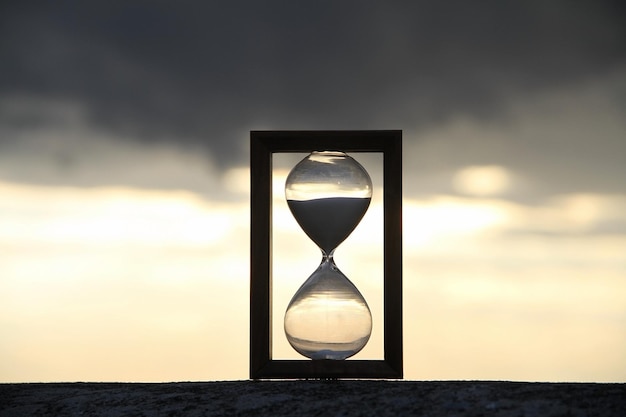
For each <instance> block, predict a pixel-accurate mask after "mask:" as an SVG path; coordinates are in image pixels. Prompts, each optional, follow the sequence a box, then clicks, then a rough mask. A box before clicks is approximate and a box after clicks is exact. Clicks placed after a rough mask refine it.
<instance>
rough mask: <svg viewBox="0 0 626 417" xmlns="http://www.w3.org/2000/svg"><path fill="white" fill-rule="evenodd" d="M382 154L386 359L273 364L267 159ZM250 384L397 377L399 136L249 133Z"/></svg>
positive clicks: (399, 355)
mask: <svg viewBox="0 0 626 417" xmlns="http://www.w3.org/2000/svg"><path fill="white" fill-rule="evenodd" d="M315 150H341V151H344V152H348V153H349V152H378V153H382V154H383V165H384V166H383V187H384V189H383V194H384V196H383V201H384V263H385V265H384V318H383V321H384V360H343V361H335V360H272V345H271V343H272V326H271V321H272V316H271V311H272V253H271V247H272V221H271V219H272V205H271V204H272V155H273V154H274V153H288V152H306V153H309V152H312V151H315ZM250 186H251V189H250V194H251V196H250V198H251V201H250V220H251V223H250V378H251V379H274V378H280V379H288V378H402V377H403V369H402V131H401V130H363V131H251V132H250Z"/></svg>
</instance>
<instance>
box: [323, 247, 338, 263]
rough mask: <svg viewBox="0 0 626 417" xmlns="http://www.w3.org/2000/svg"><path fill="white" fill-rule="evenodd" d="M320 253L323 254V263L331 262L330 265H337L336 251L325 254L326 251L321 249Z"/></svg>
mask: <svg viewBox="0 0 626 417" xmlns="http://www.w3.org/2000/svg"><path fill="white" fill-rule="evenodd" d="M320 251H321V252H322V263H324V262H329V263H333V264H334V263H335V261H334V259H333V255H334V254H335V249H333V250H331V251H330V253H328V254H327V253H326V252H324V249H320Z"/></svg>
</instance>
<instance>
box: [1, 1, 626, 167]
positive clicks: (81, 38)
mask: <svg viewBox="0 0 626 417" xmlns="http://www.w3.org/2000/svg"><path fill="white" fill-rule="evenodd" d="M618 5H619V3H618V2H616V3H606V2H577V1H573V2H543V1H541V2H502V1H497V2H495V1H494V2H465V1H453V2H449V1H447V2H428V3H425V2H380V3H373V2H368V3H364V2H338V1H321V2H307V3H304V2H281V3H276V2H254V1H250V2H238V1H223V2H138V1H135V2H104V1H103V2H98V1H90V2H41V3H32V2H13V4H9V5H7V4H4V5H3V6H2V13H1V15H2V17H0V19H2V21H1V22H0V23H1V28H2V29H1V31H2V36H1V37H0V38H1V40H0V42H1V44H0V45H1V46H0V47H1V54H2V59H1V61H2V77H1V81H0V93H1V94H2V95H3V96H5V97H13V96H19V95H26V96H34V97H47V98H54V99H63V100H71V101H74V102H78V103H80V104H81V105H83V106H84V107H85V111H86V114H87V115H88V118H89V122H90V123H91V124H93V125H94V126H97V127H98V128H100V129H104V130H107V131H110V132H112V133H114V134H123V135H124V136H126V137H133V138H136V139H137V140H144V141H146V142H152V141H167V140H176V141H178V142H181V143H187V144H189V145H193V146H201V147H207V148H208V149H210V150H211V151H212V152H213V153H214V154H215V155H219V158H218V160H219V161H221V162H222V163H223V164H228V163H232V162H235V161H243V160H244V159H243V158H244V152H243V151H242V150H243V149H245V140H246V137H245V131H246V130H248V129H249V128H258V127H264V128H331V129H332V128H381V127H382V128H387V127H392V128H403V127H405V126H406V125H407V124H409V125H410V126H418V127H424V128H425V127H429V126H431V125H433V124H437V123H442V122H444V121H446V120H447V119H448V118H450V117H452V116H454V115H457V114H464V115H468V116H469V117H473V118H480V119H487V120H489V119H497V118H498V117H499V115H500V113H501V109H502V108H503V107H505V104H506V102H507V100H509V99H510V98H511V96H514V95H524V94H532V93H533V92H534V91H540V90H542V89H546V88H555V87H559V86H567V85H568V84H570V83H576V82H580V81H581V80H584V79H585V78H588V77H601V76H603V75H604V74H609V73H611V72H612V71H614V70H616V69H619V68H620V67H622V66H623V65H624V63H625V55H624V53H623V52H624V50H625V48H624V47H625V40H626V36H625V33H626V29H625V28H626V25H624V24H623V23H624V14H623V9H621V8H620V7H619V6H618ZM26 118H28V117H26ZM4 119H5V120H3V121H2V122H3V123H5V124H11V123H13V124H15V123H17V122H16V121H15V120H14V119H9V118H7V117H4ZM37 122H41V123H45V121H41V120H39V121H37V120H22V121H21V123H26V124H28V123H31V124H34V123H37ZM5 139H6V138H5Z"/></svg>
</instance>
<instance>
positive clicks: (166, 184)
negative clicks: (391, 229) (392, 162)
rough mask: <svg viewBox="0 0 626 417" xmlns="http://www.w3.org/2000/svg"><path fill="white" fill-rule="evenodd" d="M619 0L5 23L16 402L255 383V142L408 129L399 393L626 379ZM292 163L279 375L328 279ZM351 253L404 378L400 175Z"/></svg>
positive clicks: (5, 189)
mask: <svg viewBox="0 0 626 417" xmlns="http://www.w3.org/2000/svg"><path fill="white" fill-rule="evenodd" d="M625 18H626V10H625V7H624V5H623V4H622V2H618V1H552V2H543V1H527V2H506V1H504V2H503V1H485V2H471V3H470V2H464V1H440V2H408V1H407V2H402V1H389V2H368V3H363V2H356V1H316V2H277V1H269V2H252V1H211V2H191V1H181V2H153V1H150V2H148V1H129V2H105V1H91V2H77V1H59V2H43V1H42V2H37V1H4V2H2V4H1V5H0V334H2V337H1V338H0V381H1V382H34V381H157V382H158V381H183V380H185V381H187V380H223V379H246V378H248V351H249V338H248V320H249V317H248V314H249V308H248V302H249V290H248V285H249V268H250V265H249V245H250V241H249V240H250V238H249V221H250V220H249V219H250V210H249V176H250V172H249V157H250V153H249V131H250V130H283V129H298V130H308V129H310V130H314V129H323V130H332V129H359V130H361V129H401V130H402V131H403V150H404V155H403V184H404V189H403V205H404V206H403V232H404V253H403V255H404V264H403V268H404V275H403V282H404V299H403V301H404V362H405V366H404V370H405V377H406V378H408V379H417V380H433V379H434V380H439V379H455V380H458V379H490V380H494V379H495V380H526V381H597V382H607V381H619V382H624V381H626V187H625V185H624V179H625V178H626V24H624V23H625V20H626V19H625ZM303 156H304V155H287V156H282V155H281V156H280V157H277V158H276V159H275V163H274V173H273V174H274V193H273V202H274V242H273V245H274V260H273V261H274V294H273V296H274V310H273V312H274V318H275V319H274V322H273V327H274V336H273V339H274V352H273V353H274V357H276V358H298V355H297V353H295V352H294V351H293V350H291V348H290V347H289V345H288V344H287V342H286V340H285V339H284V335H283V333H282V315H283V311H284V308H286V305H287V304H288V302H289V299H290V297H291V295H292V294H293V293H294V292H295V291H296V290H297V288H298V287H299V285H301V283H302V282H304V280H305V279H306V278H307V277H308V275H309V274H310V273H311V272H312V271H313V270H314V269H315V267H316V266H317V264H318V263H319V260H320V255H319V252H318V250H317V248H315V246H314V245H313V244H312V243H311V242H310V241H308V240H307V238H306V236H303V234H302V232H301V231H300V230H299V229H298V225H297V224H296V223H295V221H294V220H293V218H292V217H291V215H290V213H289V212H288V209H287V208H286V204H285V202H284V197H283V195H282V187H283V186H284V179H285V177H286V175H287V174H288V172H289V169H290V168H291V167H292V166H293V165H295V163H297V161H298V160H299V159H301V158H302V157H303ZM353 156H354V157H355V158H356V159H357V160H358V161H359V162H362V163H363V165H364V166H365V167H366V169H367V170H368V171H369V172H370V174H371V175H372V177H373V180H374V200H373V202H372V205H371V207H370V209H369V210H368V213H367V214H366V217H365V218H364V219H363V222H362V224H360V225H359V227H358V228H357V229H356V230H355V232H354V234H353V235H352V236H351V237H350V238H348V240H346V241H345V242H344V244H342V245H341V246H340V248H339V249H338V250H337V254H336V261H337V264H338V266H339V267H340V269H341V270H342V271H343V272H344V273H345V274H346V275H347V276H348V277H349V278H350V279H351V280H353V282H354V283H355V284H356V285H357V287H359V288H360V289H361V291H362V292H363V294H364V296H365V298H366V300H367V301H368V303H369V304H370V307H371V309H372V313H373V316H374V332H373V334H372V339H371V341H370V343H368V345H367V346H366V348H365V349H364V350H363V351H362V352H361V353H360V354H359V355H360V356H356V357H355V358H366V359H379V358H381V357H382V334H383V331H384V329H382V324H381V317H382V316H381V315H382V288H381V282H382V281H381V280H382V272H381V271H382V266H381V259H382V258H381V252H382V246H381V241H380V240H381V239H380V237H381V235H382V223H381V216H382V212H381V210H382V208H381V203H380V199H379V197H377V196H380V195H381V188H380V187H381V186H382V177H381V176H382V174H381V172H382V167H381V159H380V158H379V155H378V156H376V155H363V154H356V155H353Z"/></svg>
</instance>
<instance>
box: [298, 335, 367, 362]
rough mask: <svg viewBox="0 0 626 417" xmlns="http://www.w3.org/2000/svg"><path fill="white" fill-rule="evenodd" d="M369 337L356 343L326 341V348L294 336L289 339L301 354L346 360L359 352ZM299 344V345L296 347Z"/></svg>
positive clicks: (316, 358)
mask: <svg viewBox="0 0 626 417" xmlns="http://www.w3.org/2000/svg"><path fill="white" fill-rule="evenodd" d="M368 339H369V335H368V336H367V337H363V338H361V339H359V340H357V341H356V342H354V343H324V349H320V347H319V343H316V342H312V341H309V340H303V339H298V338H294V337H292V338H291V340H290V341H289V342H290V343H292V346H293V348H294V349H295V350H296V351H297V352H298V353H300V354H301V355H304V356H306V357H307V358H310V359H313V360H319V359H332V360H338V361H340V360H344V359H347V358H349V357H350V356H352V355H354V354H355V353H357V352H358V351H359V350H361V348H362V347H363V346H365V344H366V343H367V341H368ZM296 346H297V347H296Z"/></svg>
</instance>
